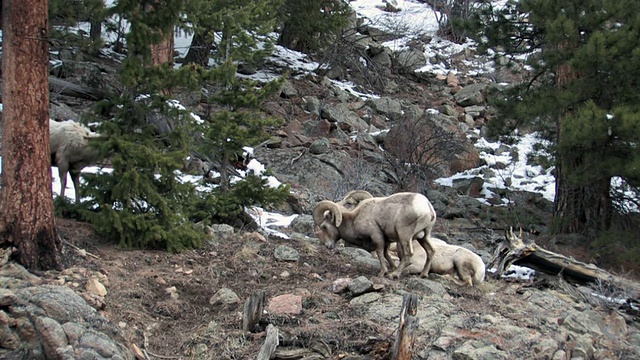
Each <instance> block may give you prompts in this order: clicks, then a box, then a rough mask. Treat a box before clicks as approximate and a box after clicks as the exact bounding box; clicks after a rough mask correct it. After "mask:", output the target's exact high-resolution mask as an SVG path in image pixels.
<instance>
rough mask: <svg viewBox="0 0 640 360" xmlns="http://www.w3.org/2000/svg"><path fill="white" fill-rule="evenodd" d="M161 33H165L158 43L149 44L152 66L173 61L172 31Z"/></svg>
mask: <svg viewBox="0 0 640 360" xmlns="http://www.w3.org/2000/svg"><path fill="white" fill-rule="evenodd" d="M163 35H165V36H164V40H162V41H161V42H160V43H158V44H152V45H151V60H152V62H153V66H157V65H162V64H166V63H170V64H172V63H173V47H174V45H173V31H170V32H169V33H168V34H163Z"/></svg>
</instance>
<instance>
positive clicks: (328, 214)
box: [324, 210, 335, 223]
mask: <svg viewBox="0 0 640 360" xmlns="http://www.w3.org/2000/svg"><path fill="white" fill-rule="evenodd" d="M324 218H325V219H327V220H328V221H330V222H332V223H333V222H335V216H333V212H332V211H331V210H325V212H324Z"/></svg>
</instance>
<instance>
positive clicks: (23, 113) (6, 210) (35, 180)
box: [0, 0, 61, 269]
mask: <svg viewBox="0 0 640 360" xmlns="http://www.w3.org/2000/svg"><path fill="white" fill-rule="evenodd" d="M2 5H3V12H2V13H3V16H4V18H3V27H4V31H3V37H4V39H3V44H2V46H3V49H2V51H3V57H2V77H3V80H4V81H3V103H4V111H3V121H2V130H3V144H2V188H1V189H0V244H2V246H4V247H6V246H15V247H17V248H18V257H19V261H20V263H22V265H24V266H25V267H27V268H29V269H60V268H61V266H60V265H61V264H60V248H61V245H60V239H59V238H58V234H57V231H56V228H55V224H54V212H53V196H52V191H51V167H50V164H51V158H50V156H49V83H48V70H49V47H48V42H47V39H46V38H47V31H48V19H47V0H4V1H3V4H2Z"/></svg>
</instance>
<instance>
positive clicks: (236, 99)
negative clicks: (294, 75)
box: [195, 62, 289, 221]
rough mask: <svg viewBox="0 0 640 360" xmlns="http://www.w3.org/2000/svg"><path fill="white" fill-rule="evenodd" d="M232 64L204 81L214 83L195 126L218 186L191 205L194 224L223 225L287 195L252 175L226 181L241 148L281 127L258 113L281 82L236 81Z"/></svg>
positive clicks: (283, 188)
mask: <svg viewBox="0 0 640 360" xmlns="http://www.w3.org/2000/svg"><path fill="white" fill-rule="evenodd" d="M235 71H236V70H235V66H234V65H232V64H231V63H229V62H227V63H225V64H223V65H221V66H219V67H218V68H216V70H215V71H214V72H211V74H212V76H211V77H210V78H209V81H213V82H214V83H215V84H216V88H218V89H219V91H218V92H217V93H215V94H214V95H213V96H211V97H210V98H208V99H207V101H208V102H209V104H210V106H211V108H212V109H215V110H212V111H211V115H210V116H209V117H208V118H207V119H205V121H204V123H203V124H201V128H200V130H199V131H200V132H201V133H203V134H204V140H203V141H202V142H200V144H199V145H198V147H197V149H198V152H199V153H203V154H209V157H210V158H212V159H215V160H217V162H218V163H219V169H218V170H219V172H220V184H219V186H217V187H214V188H212V189H211V193H210V194H209V195H207V196H205V198H204V199H203V201H202V203H200V204H198V205H196V207H197V208H198V209H197V212H198V214H197V215H195V218H196V219H197V220H204V219H207V220H209V221H229V220H230V219H232V218H233V217H235V216H237V215H239V214H240V213H242V212H243V210H244V207H247V206H252V205H262V206H269V205H272V204H277V203H280V202H282V201H283V200H284V199H286V197H287V196H288V195H289V187H288V186H286V185H281V186H280V187H278V188H271V187H269V186H268V185H267V183H266V180H265V179H263V178H261V177H259V176H255V175H251V174H249V175H250V176H247V177H245V178H244V179H235V180H236V181H231V178H232V177H231V174H230V173H229V171H228V170H229V168H230V167H232V166H233V164H234V163H235V162H236V161H237V160H238V159H240V158H241V157H242V155H243V153H244V152H245V149H244V147H246V146H255V145H258V144H259V143H261V142H263V141H264V140H266V139H268V138H269V136H270V135H269V134H268V132H267V130H268V129H270V128H273V127H275V126H277V125H280V124H281V123H282V121H281V119H277V118H273V117H270V116H267V115H266V114H264V113H263V112H262V111H261V110H260V106H261V105H262V103H263V102H264V101H265V100H266V99H267V98H268V97H270V96H273V95H274V94H275V93H277V92H278V91H279V90H280V89H281V86H282V82H283V80H284V78H281V79H279V80H274V81H271V82H268V83H266V84H259V83H257V82H254V81H251V80H247V79H240V78H237V77H236V76H235Z"/></svg>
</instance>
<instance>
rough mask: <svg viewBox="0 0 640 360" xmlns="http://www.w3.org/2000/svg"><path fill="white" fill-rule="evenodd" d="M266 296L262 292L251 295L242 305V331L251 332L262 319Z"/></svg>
mask: <svg viewBox="0 0 640 360" xmlns="http://www.w3.org/2000/svg"><path fill="white" fill-rule="evenodd" d="M266 298H267V295H266V293H265V292H264V291H263V290H258V291H256V292H255V293H253V294H252V295H251V296H250V297H249V298H248V299H247V301H246V302H245V303H244V313H243V314H242V330H244V331H253V330H254V329H255V327H256V324H257V323H258V321H260V318H261V317H262V311H263V310H264V303H265V302H266Z"/></svg>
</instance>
